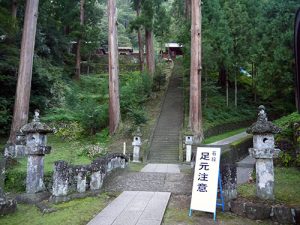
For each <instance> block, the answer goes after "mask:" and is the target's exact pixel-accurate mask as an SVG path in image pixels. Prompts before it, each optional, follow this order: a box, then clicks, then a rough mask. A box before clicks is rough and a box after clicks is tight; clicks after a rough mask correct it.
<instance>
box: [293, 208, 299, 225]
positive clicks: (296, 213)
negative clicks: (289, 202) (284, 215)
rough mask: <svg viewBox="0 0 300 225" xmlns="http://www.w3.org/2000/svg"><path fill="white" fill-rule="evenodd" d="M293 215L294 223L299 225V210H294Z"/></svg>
mask: <svg viewBox="0 0 300 225" xmlns="http://www.w3.org/2000/svg"><path fill="white" fill-rule="evenodd" d="M294 212H295V215H294V223H296V224H300V208H296V209H294Z"/></svg>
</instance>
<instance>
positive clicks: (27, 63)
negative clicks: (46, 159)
mask: <svg viewBox="0 0 300 225" xmlns="http://www.w3.org/2000/svg"><path fill="white" fill-rule="evenodd" d="M38 6H39V1H38V0H27V2H26V10H25V18H24V27H23V36H22V44H21V53H20V64H19V75H18V82H17V89H16V97H15V106H14V115H13V121H12V125H11V130H10V135H9V140H8V142H10V143H13V144H15V142H16V132H18V131H19V130H20V128H21V127H22V126H23V125H25V124H26V123H27V121H28V113H29V100H30V91H31V79H32V64H33V54H34V44H35V34H36V23H37V17H38Z"/></svg>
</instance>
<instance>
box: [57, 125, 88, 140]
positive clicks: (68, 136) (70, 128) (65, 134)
mask: <svg viewBox="0 0 300 225" xmlns="http://www.w3.org/2000/svg"><path fill="white" fill-rule="evenodd" d="M59 125H60V126H59V127H58V128H56V129H57V130H56V132H55V135H57V136H58V137H61V138H62V139H63V140H68V141H70V142H71V141H75V140H78V139H79V138H81V135H82V132H83V128H82V127H81V126H80V124H79V123H78V122H70V123H62V124H59Z"/></svg>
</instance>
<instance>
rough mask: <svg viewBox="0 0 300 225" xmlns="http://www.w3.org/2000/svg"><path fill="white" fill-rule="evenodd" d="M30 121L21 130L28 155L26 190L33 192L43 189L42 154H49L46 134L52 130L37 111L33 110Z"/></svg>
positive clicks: (29, 192)
mask: <svg viewBox="0 0 300 225" xmlns="http://www.w3.org/2000/svg"><path fill="white" fill-rule="evenodd" d="M34 113H35V115H34V118H33V120H32V122H31V123H28V124H26V125H24V126H23V127H22V128H21V132H22V133H23V134H24V135H25V137H26V147H25V154H26V155H28V161H27V177H26V192H27V193H28V194H34V193H37V192H40V191H43V190H44V189H45V185H44V182H43V179H44V156H45V154H49V153H50V151H51V147H50V146H47V134H48V133H52V132H53V130H52V129H51V128H50V127H49V126H48V125H46V124H44V123H41V122H40V118H39V111H38V110H35V112H34Z"/></svg>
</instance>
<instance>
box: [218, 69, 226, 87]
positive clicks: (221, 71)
mask: <svg viewBox="0 0 300 225" xmlns="http://www.w3.org/2000/svg"><path fill="white" fill-rule="evenodd" d="M226 77H227V71H226V69H225V67H224V66H222V67H221V68H220V69H219V79H218V84H219V85H220V86H221V87H222V89H224V88H225V87H226Z"/></svg>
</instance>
